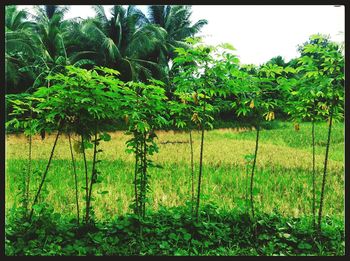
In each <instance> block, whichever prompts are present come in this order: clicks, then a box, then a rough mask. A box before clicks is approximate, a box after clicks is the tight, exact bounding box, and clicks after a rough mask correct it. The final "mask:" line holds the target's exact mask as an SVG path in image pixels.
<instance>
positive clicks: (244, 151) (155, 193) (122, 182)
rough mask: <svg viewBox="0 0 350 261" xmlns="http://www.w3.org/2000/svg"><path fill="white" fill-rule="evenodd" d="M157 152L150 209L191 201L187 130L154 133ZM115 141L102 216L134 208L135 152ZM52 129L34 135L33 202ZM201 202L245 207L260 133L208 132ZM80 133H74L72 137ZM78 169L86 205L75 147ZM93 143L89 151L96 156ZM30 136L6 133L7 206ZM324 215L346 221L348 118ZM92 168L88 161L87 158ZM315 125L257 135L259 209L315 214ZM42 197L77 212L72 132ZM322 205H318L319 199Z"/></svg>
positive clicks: (101, 198) (320, 144)
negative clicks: (249, 159) (251, 159)
mask: <svg viewBox="0 0 350 261" xmlns="http://www.w3.org/2000/svg"><path fill="white" fill-rule="evenodd" d="M156 134H157V136H158V140H157V143H158V144H159V153H157V154H155V155H154V156H152V160H153V161H154V163H156V164H158V165H159V166H160V168H150V169H149V175H150V191H149V192H148V193H149V196H150V200H149V202H148V203H147V204H148V206H149V209H150V210H154V211H157V210H158V209H159V208H160V207H161V206H165V207H175V206H183V205H185V204H186V202H187V201H189V200H190V199H191V167H190V145H189V134H188V133H186V132H177V131H157V132H156ZM316 134H317V135H316V141H315V142H316V169H317V173H316V188H318V191H317V192H316V202H317V203H318V202H319V195H320V187H321V182H322V173H323V163H324V154H325V141H326V136H327V124H326V123H317V124H316ZM110 135H111V138H112V139H111V141H109V142H105V143H104V142H102V144H101V146H100V147H101V149H102V150H103V152H102V153H100V154H99V159H100V160H102V161H101V163H100V164H99V166H98V169H99V171H100V172H101V177H102V180H101V182H100V183H98V184H95V187H94V191H93V201H92V206H93V209H94V212H95V217H96V218H97V219H98V220H108V219H109V218H111V217H113V216H115V215H123V214H126V213H128V212H132V211H131V209H130V207H129V206H130V204H132V200H133V192H134V191H133V189H134V188H133V170H134V169H133V168H134V158H133V156H132V154H128V153H126V152H125V149H126V146H125V142H126V141H127V140H128V139H129V138H130V136H128V135H125V134H124V132H122V131H117V132H111V133H110ZM54 136H55V135H54V133H52V134H51V135H46V138H45V139H44V140H42V139H41V137H40V136H39V135H38V136H34V137H33V144H32V146H33V147H32V159H33V162H32V170H33V174H32V178H31V180H30V191H31V195H30V196H31V202H32V201H33V194H34V193H35V191H36V189H37V187H38V184H39V181H40V178H41V176H40V175H41V174H42V172H43V171H44V169H45V167H46V164H47V161H48V159H47V155H49V153H50V151H51V148H52V144H53V141H54ZM192 136H193V148H194V154H195V155H194V159H195V162H194V163H195V180H196V179H197V175H198V162H197V161H196V160H197V159H198V158H199V149H200V148H199V144H200V133H199V132H197V131H195V132H193V135H192ZM205 138H206V141H205V144H204V160H203V162H204V167H203V183H202V195H201V198H202V203H203V204H204V205H205V204H207V203H213V204H215V205H217V206H218V207H219V208H221V209H223V210H230V209H235V208H236V209H240V210H241V209H244V208H245V207H247V206H249V205H247V204H248V202H247V199H249V190H248V181H249V174H248V175H247V173H248V172H247V170H249V166H247V162H246V161H245V155H248V154H253V153H254V148H255V131H254V130H252V129H233V128H227V129H215V130H210V131H207V132H206V133H205ZM77 140H78V137H74V136H73V143H75V142H76V141H77ZM74 155H75V159H76V163H77V171H78V185H79V187H80V190H79V204H80V209H81V210H82V209H83V208H84V204H85V201H84V189H83V188H82V187H83V186H84V182H85V180H84V178H85V176H84V170H83V159H82V155H81V154H79V153H77V152H75V154H74ZM91 155H92V149H89V150H87V158H88V159H91ZM27 157H28V142H27V140H26V137H25V136H24V135H23V134H8V135H7V136H6V173H5V188H6V200H5V209H6V212H8V211H9V209H11V208H13V207H16V206H19V205H20V202H19V200H20V194H21V191H20V190H19V188H20V187H21V186H20V185H21V182H23V178H24V175H25V173H26V168H27V163H28V161H27ZM329 159H330V160H329V165H328V171H329V172H328V174H327V184H326V188H325V201H324V215H325V216H331V217H332V218H335V219H338V220H343V219H344V124H343V123H336V124H334V128H333V129H332V136H331V145H330V152H329ZM88 164H89V169H91V162H88ZM311 167H312V148H311V124H310V123H302V124H300V130H299V131H296V130H295V129H294V126H293V124H292V123H289V122H277V123H275V124H274V128H272V129H264V130H262V131H261V134H260V146H259V152H258V156H257V171H256V176H255V185H254V193H255V208H256V209H257V211H260V212H263V213H267V214H270V213H273V212H276V211H277V212H278V213H281V214H283V215H284V216H287V217H303V216H310V215H311V213H312V212H311V201H312V172H311ZM40 200H41V201H42V202H46V203H48V204H49V205H51V206H52V207H53V208H54V210H55V212H56V211H57V212H58V213H61V214H63V215H66V216H70V217H74V216H75V215H76V202H75V187H74V176H73V168H72V162H71V155H70V151H69V143H68V137H67V136H65V135H62V136H61V137H60V138H59V140H58V144H57V148H56V151H55V154H54V157H53V160H52V164H51V167H50V169H49V172H48V176H47V180H46V181H45V184H44V190H43V193H42V195H41V198H40ZM317 206H318V205H317Z"/></svg>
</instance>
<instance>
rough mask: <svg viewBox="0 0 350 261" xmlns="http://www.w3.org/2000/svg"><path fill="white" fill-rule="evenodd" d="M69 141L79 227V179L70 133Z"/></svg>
mask: <svg viewBox="0 0 350 261" xmlns="http://www.w3.org/2000/svg"><path fill="white" fill-rule="evenodd" d="M68 140H69V148H70V154H71V157H72V165H73V171H74V182H75V200H76V205H77V218H78V225H79V221H80V217H79V212H80V211H79V197H78V179H77V169H76V166H75V159H74V154H73V149H72V141H71V137H70V133H68Z"/></svg>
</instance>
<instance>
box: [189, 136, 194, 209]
mask: <svg viewBox="0 0 350 261" xmlns="http://www.w3.org/2000/svg"><path fill="white" fill-rule="evenodd" d="M192 143H193V141H192V131H191V130H190V148H191V185H192V188H191V189H192V191H191V192H192V200H191V208H192V213H193V203H194V166H193V144H192Z"/></svg>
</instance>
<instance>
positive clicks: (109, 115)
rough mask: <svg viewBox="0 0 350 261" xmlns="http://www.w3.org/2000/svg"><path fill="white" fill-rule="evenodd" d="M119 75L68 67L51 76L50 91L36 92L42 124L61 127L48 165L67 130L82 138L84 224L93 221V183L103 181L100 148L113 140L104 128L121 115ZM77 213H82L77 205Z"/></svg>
mask: <svg viewBox="0 0 350 261" xmlns="http://www.w3.org/2000/svg"><path fill="white" fill-rule="evenodd" d="M98 72H100V74H99V73H98ZM118 74H119V73H118V72H117V71H115V70H112V69H108V68H102V67H96V68H95V69H94V70H89V71H88V70H84V69H80V68H76V67H74V66H67V67H66V72H65V73H58V74H55V75H51V76H50V77H48V79H49V80H52V81H51V83H52V85H51V86H50V88H47V87H41V88H39V89H38V91H36V92H35V93H34V95H36V96H37V97H39V98H41V99H43V101H42V102H41V103H39V105H38V106H39V108H40V109H42V110H43V113H42V114H41V116H42V119H43V121H42V122H43V125H44V126H45V125H47V124H48V123H50V124H51V125H55V122H59V125H58V126H56V129H58V132H57V137H56V140H55V143H54V147H53V150H52V153H51V156H50V159H49V163H51V159H52V156H53V151H54V148H55V146H56V143H57V139H58V136H59V134H60V133H61V131H64V130H66V131H68V133H75V134H77V135H78V136H80V137H81V151H82V154H83V158H84V168H85V185H86V186H85V193H86V195H85V196H86V197H85V201H86V207H85V218H84V221H85V223H90V221H92V219H91V218H90V216H91V215H90V213H91V204H90V202H91V199H92V191H93V190H92V187H93V184H94V183H97V182H100V178H99V176H98V174H99V172H98V171H97V168H96V164H97V163H98V162H100V161H98V160H97V153H99V152H102V150H98V149H97V146H98V144H99V142H100V141H101V140H103V141H108V140H110V136H109V135H108V134H107V133H104V129H106V128H107V127H108V126H109V121H110V120H114V119H116V118H117V117H118V116H119V114H118V113H119V110H118V101H119V99H118V98H119V97H120V96H119V86H120V83H121V81H120V80H119V79H118V78H117V77H116V76H118ZM51 125H50V126H51ZM98 135H99V138H98ZM91 137H94V139H93V140H92V142H93V144H94V145H92V144H91V143H90V141H91ZM90 146H91V147H93V148H94V149H93V160H92V171H91V172H92V173H91V178H90V180H89V179H88V166H87V159H86V153H85V149H86V148H88V147H90ZM72 160H73V158H72ZM48 166H49V164H48ZM47 170H48V167H47V169H46V171H45V172H44V175H43V178H42V181H41V183H40V185H39V189H38V192H37V195H36V198H35V202H36V200H37V197H38V196H39V194H40V191H41V187H42V185H43V183H44V181H45V177H46V175H47ZM89 183H90V184H89ZM75 187H76V188H77V183H75ZM77 212H79V210H78V202H77ZM78 220H79V217H78Z"/></svg>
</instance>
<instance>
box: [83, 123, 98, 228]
mask: <svg viewBox="0 0 350 261" xmlns="http://www.w3.org/2000/svg"><path fill="white" fill-rule="evenodd" d="M97 143H98V141H97V128H96V129H95V140H94V154H93V159H92V171H91V179H90V187H89V194H88V201H87V211H86V217H85V219H86V222H87V221H89V213H90V203H91V193H92V185H93V184H94V182H95V180H96V174H97V173H96V155H97Z"/></svg>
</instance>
